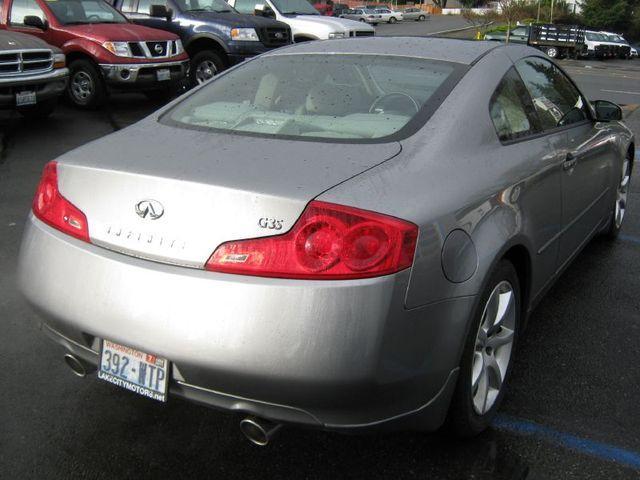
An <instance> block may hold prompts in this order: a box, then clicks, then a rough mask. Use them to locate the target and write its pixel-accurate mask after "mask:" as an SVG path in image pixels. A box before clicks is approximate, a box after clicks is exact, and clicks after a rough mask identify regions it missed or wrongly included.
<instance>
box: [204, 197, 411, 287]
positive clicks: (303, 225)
mask: <svg viewBox="0 0 640 480" xmlns="http://www.w3.org/2000/svg"><path fill="white" fill-rule="evenodd" d="M417 238H418V227H417V226H416V225H414V224H413V223H410V222H406V221H404V220H399V219H397V218H394V217H389V216H387V215H382V214H379V213H373V212H369V211H365V210H360V209H357V208H351V207H344V206H341V205H334V204H332V203H325V202H317V201H314V202H311V203H310V204H309V205H308V206H307V208H306V209H305V211H304V212H303V213H302V215H301V216H300V218H299V219H298V221H297V222H296V224H295V225H294V226H293V228H292V229H291V231H289V232H288V233H285V234H284V235H278V236H273V237H264V238H256V239H252V240H239V241H234V242H228V243H223V244H222V245H220V246H219V247H218V248H217V249H216V251H215V252H213V255H211V258H209V261H208V262H207V264H206V265H205V268H206V269H207V270H211V271H214V272H224V273H235V274H240V275H255V276H261V277H279V278H302V279H348V278H366V277H377V276H381V275H388V274H390V273H395V272H398V271H400V270H403V269H405V268H408V267H410V266H411V264H412V263H413V255H414V252H415V248H416V239H417Z"/></svg>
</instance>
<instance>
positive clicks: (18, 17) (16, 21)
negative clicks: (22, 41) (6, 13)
mask: <svg viewBox="0 0 640 480" xmlns="http://www.w3.org/2000/svg"><path fill="white" fill-rule="evenodd" d="M30 15H32V16H34V17H39V18H40V20H42V21H43V22H44V20H45V16H44V12H43V11H42V9H41V8H40V5H38V3H37V2H36V0H15V1H14V2H13V4H12V5H11V17H10V19H11V20H10V22H11V24H12V25H24V17H28V16H30Z"/></svg>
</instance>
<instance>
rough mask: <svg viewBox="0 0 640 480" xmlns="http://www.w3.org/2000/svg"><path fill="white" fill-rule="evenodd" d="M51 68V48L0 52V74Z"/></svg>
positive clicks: (36, 71)
mask: <svg viewBox="0 0 640 480" xmlns="http://www.w3.org/2000/svg"><path fill="white" fill-rule="evenodd" d="M52 68H53V53H52V52H51V50H22V51H12V52H1V53H0V75H2V76H9V75H19V74H24V73H42V72H46V71H48V70H51V69H52Z"/></svg>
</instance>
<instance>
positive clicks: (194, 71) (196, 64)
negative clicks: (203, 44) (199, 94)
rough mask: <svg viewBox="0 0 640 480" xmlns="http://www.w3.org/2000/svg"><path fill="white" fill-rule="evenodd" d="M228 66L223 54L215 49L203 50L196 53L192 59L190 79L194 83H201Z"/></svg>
mask: <svg viewBox="0 0 640 480" xmlns="http://www.w3.org/2000/svg"><path fill="white" fill-rule="evenodd" d="M226 68H227V64H226V62H225V61H224V59H223V58H222V55H220V54H219V53H218V52H216V51H214V50H203V51H201V52H198V53H196V54H195V55H194V56H193V58H192V59H191V69H190V72H189V80H190V82H191V84H192V85H199V84H200V83H204V82H205V81H207V80H210V79H211V78H213V77H214V76H215V75H217V74H218V73H220V72H222V71H223V70H225V69H226ZM207 69H210V70H207ZM213 69H215V70H213Z"/></svg>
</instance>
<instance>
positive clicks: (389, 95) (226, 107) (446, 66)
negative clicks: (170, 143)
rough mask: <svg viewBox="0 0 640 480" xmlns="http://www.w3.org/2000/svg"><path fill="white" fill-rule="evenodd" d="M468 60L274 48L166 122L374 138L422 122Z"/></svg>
mask: <svg viewBox="0 0 640 480" xmlns="http://www.w3.org/2000/svg"><path fill="white" fill-rule="evenodd" d="M461 67H462V66H461V65H458V64H455V63H449V62H442V61H436V60H427V59H418V58H407V57H399V56H398V57H395V56H378V55H360V54H351V55H340V54H335V55H325V54H305V55H297V54H287V55H270V56H266V57H262V58H257V59H255V60H252V61H249V62H247V63H246V64H244V65H242V66H240V67H238V68H236V69H234V70H232V71H230V72H228V73H227V74H225V75H222V76H220V77H219V78H217V79H215V80H214V81H212V82H211V83H210V84H209V85H208V86H206V87H204V88H203V89H201V90H199V91H198V92H196V93H194V94H193V95H190V96H188V97H187V98H185V99H184V100H183V101H182V102H180V103H179V104H178V105H176V106H175V107H174V108H173V109H172V110H171V111H170V112H169V113H168V114H166V115H165V116H163V118H162V120H161V121H162V122H163V123H168V124H172V125H177V126H181V127H185V128H194V129H200V130H209V129H211V130H217V131H224V132H234V133H239V134H250V135H264V136H273V137H283V138H294V139H314V138H315V139H341V140H342V141H355V142H356V143H357V142H358V141H365V142H366V141H372V140H375V139H380V138H383V137H388V136H390V135H393V134H395V133H396V132H398V131H400V130H402V129H403V128H404V127H405V126H408V124H409V123H410V122H412V126H415V128H419V126H420V125H422V123H423V122H424V121H426V116H427V115H428V114H429V112H432V111H433V110H434V109H435V108H436V107H437V104H439V103H440V102H441V101H442V100H443V99H444V98H445V97H446V95H447V94H448V92H449V89H450V88H451V84H452V83H453V81H451V82H447V80H448V79H449V78H453V75H452V73H453V72H455V71H459V69H460V68H461ZM425 112H426V113H425ZM408 129H409V127H408Z"/></svg>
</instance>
